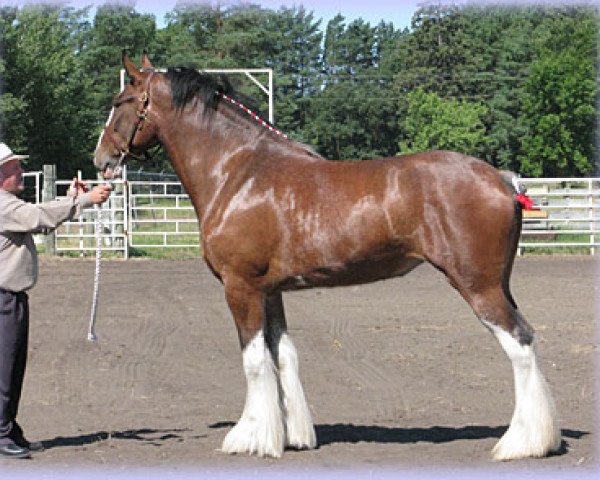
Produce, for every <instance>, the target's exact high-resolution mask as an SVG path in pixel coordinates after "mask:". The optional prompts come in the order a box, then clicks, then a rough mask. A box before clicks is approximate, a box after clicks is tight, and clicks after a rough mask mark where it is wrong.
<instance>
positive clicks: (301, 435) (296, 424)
mask: <svg viewBox="0 0 600 480" xmlns="http://www.w3.org/2000/svg"><path fill="white" fill-rule="evenodd" d="M277 351H278V356H277V361H278V364H279V379H280V382H281V390H282V393H283V399H282V400H283V407H284V414H285V426H286V438H285V444H286V446H290V447H294V448H298V449H306V448H315V447H316V446H317V436H316V434H315V428H314V426H313V422H312V418H311V415H310V410H309V408H308V405H307V403H306V398H305V396H304V390H303V389H302V384H301V383H300V378H299V376H298V354H297V353H296V348H295V347H294V344H293V343H292V340H291V339H290V337H289V336H288V335H287V333H284V334H283V335H282V336H281V339H280V341H279V345H278V349H277Z"/></svg>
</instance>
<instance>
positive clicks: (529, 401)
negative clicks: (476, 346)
mask: <svg viewBox="0 0 600 480" xmlns="http://www.w3.org/2000/svg"><path fill="white" fill-rule="evenodd" d="M491 328H492V331H493V332H494V334H495V335H496V338H498V341H499V342H500V344H501V345H502V347H503V348H504V351H505V352H506V354H507V355H508V357H509V358H510V360H511V362H512V366H513V372H514V378H515V411H514V414H513V417H512V420H511V422H510V426H509V428H508V430H507V431H506V433H505V434H504V435H503V436H502V438H501V439H500V441H499V442H498V443H497V444H496V446H495V447H494V449H493V450H492V454H493V456H494V458H495V459H496V460H514V459H517V458H524V457H543V456H545V455H547V454H548V453H550V452H552V451H556V450H558V449H559V448H560V445H561V436H560V429H559V428H558V421H557V415H556V408H555V406H554V400H553V399H552V394H551V393H550V389H549V387H548V384H547V383H546V380H545V379H544V376H543V375H542V372H541V371H540V369H539V367H538V362H537V356H536V354H535V349H534V347H533V344H532V345H521V344H520V343H519V342H518V341H517V340H516V339H515V338H513V337H512V335H510V334H509V333H507V332H505V331H504V330H502V329H501V328H499V327H496V326H491Z"/></svg>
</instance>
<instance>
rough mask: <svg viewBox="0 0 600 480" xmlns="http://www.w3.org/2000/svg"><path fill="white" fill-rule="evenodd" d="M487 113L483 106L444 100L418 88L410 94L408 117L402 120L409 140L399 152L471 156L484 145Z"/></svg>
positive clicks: (401, 143) (400, 145) (402, 145)
mask: <svg viewBox="0 0 600 480" xmlns="http://www.w3.org/2000/svg"><path fill="white" fill-rule="evenodd" d="M486 111H487V109H486V107H485V106H483V105H481V104H476V103H468V102H466V101H464V100H463V101H458V100H444V99H442V98H440V97H439V96H438V95H437V94H436V93H426V92H425V91H423V89H420V88H419V89H417V90H415V91H414V92H411V93H409V94H408V115H407V118H406V119H404V120H402V129H403V131H404V132H405V134H406V138H405V139H403V140H402V141H400V142H399V147H400V152H401V153H413V152H421V151H424V150H432V149H436V150H455V151H458V152H462V153H465V154H471V152H473V151H474V150H475V149H476V148H477V147H478V146H479V145H480V144H481V143H483V142H484V141H485V128H484V126H483V122H482V121H481V118H482V117H483V115H485V113H486Z"/></svg>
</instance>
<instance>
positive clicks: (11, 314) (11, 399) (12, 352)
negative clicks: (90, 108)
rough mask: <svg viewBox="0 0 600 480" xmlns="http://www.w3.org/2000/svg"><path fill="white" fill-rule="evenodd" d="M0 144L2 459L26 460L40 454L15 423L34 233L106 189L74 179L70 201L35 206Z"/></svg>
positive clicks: (102, 196)
mask: <svg viewBox="0 0 600 480" xmlns="http://www.w3.org/2000/svg"><path fill="white" fill-rule="evenodd" d="M24 158H27V155H15V154H14V153H13V152H12V151H11V150H10V148H8V146H6V145H5V144H4V143H0V458H27V457H29V456H30V452H31V451H40V450H43V445H42V444H41V443H40V442H33V443H30V442H28V441H27V440H26V439H25V437H24V435H23V431H22V429H21V427H20V426H19V424H18V423H17V421H16V417H17V411H18V408H19V400H20V397H21V388H22V385H23V378H24V375H25V365H26V361H27V339H28V332H29V305H28V297H27V293H26V292H27V290H29V289H30V288H32V287H33V286H34V285H35V283H36V281H37V275H38V259H37V251H36V248H35V244H34V242H33V234H34V233H48V232H50V231H52V230H54V229H55V228H56V227H58V226H59V225H60V224H61V223H63V222H65V221H67V220H71V219H73V218H75V217H77V216H78V215H79V213H80V212H81V210H82V209H83V208H86V207H89V206H91V205H94V204H100V203H103V202H105V201H106V200H107V199H108V197H109V195H110V192H111V187H110V186H109V185H98V186H96V187H94V188H93V189H92V190H91V191H89V192H87V191H86V190H87V188H86V185H85V184H84V183H81V182H77V181H76V180H74V181H73V184H72V185H71V187H70V188H69V193H68V198H66V199H63V200H56V201H52V202H47V203H42V204H39V205H34V204H31V203H27V202H24V201H23V200H21V199H19V198H18V197H17V195H18V194H19V193H21V192H22V191H23V188H24V187H23V178H22V175H23V169H22V168H21V162H20V161H21V160H22V159H24Z"/></svg>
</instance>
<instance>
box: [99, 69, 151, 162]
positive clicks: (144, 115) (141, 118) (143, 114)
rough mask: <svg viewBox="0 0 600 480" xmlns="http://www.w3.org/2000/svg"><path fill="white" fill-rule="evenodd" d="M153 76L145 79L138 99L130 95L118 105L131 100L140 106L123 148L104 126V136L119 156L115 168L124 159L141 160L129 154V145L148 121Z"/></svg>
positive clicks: (137, 156)
mask: <svg viewBox="0 0 600 480" xmlns="http://www.w3.org/2000/svg"><path fill="white" fill-rule="evenodd" d="M153 76H154V71H150V74H149V75H148V76H147V77H146V80H145V82H144V91H143V92H142V94H141V95H140V96H139V97H138V98H136V97H135V96H133V95H131V96H129V97H126V98H124V99H123V100H122V101H121V102H120V103H124V102H129V101H132V100H137V101H138V102H140V105H141V108H140V109H139V110H138V112H137V117H138V118H137V121H136V123H135V125H134V127H133V130H132V132H131V135H130V136H129V139H128V140H127V143H126V145H125V147H122V146H121V145H120V144H119V142H118V141H117V139H116V138H115V136H114V134H113V133H112V132H111V131H110V128H108V125H105V126H104V134H105V135H106V137H107V138H108V139H109V140H110V142H111V143H112V144H113V146H114V147H115V148H116V149H117V150H118V152H119V154H120V158H119V161H118V163H117V166H120V165H121V164H122V163H123V161H124V160H125V158H126V157H133V158H135V159H137V160H141V159H142V157H141V156H140V155H136V154H135V153H133V152H131V144H132V143H133V139H134V138H135V135H136V133H137V132H138V130H142V129H143V128H144V123H145V122H146V120H147V119H148V104H149V103H150V94H149V92H150V81H151V80H152V77H153Z"/></svg>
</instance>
